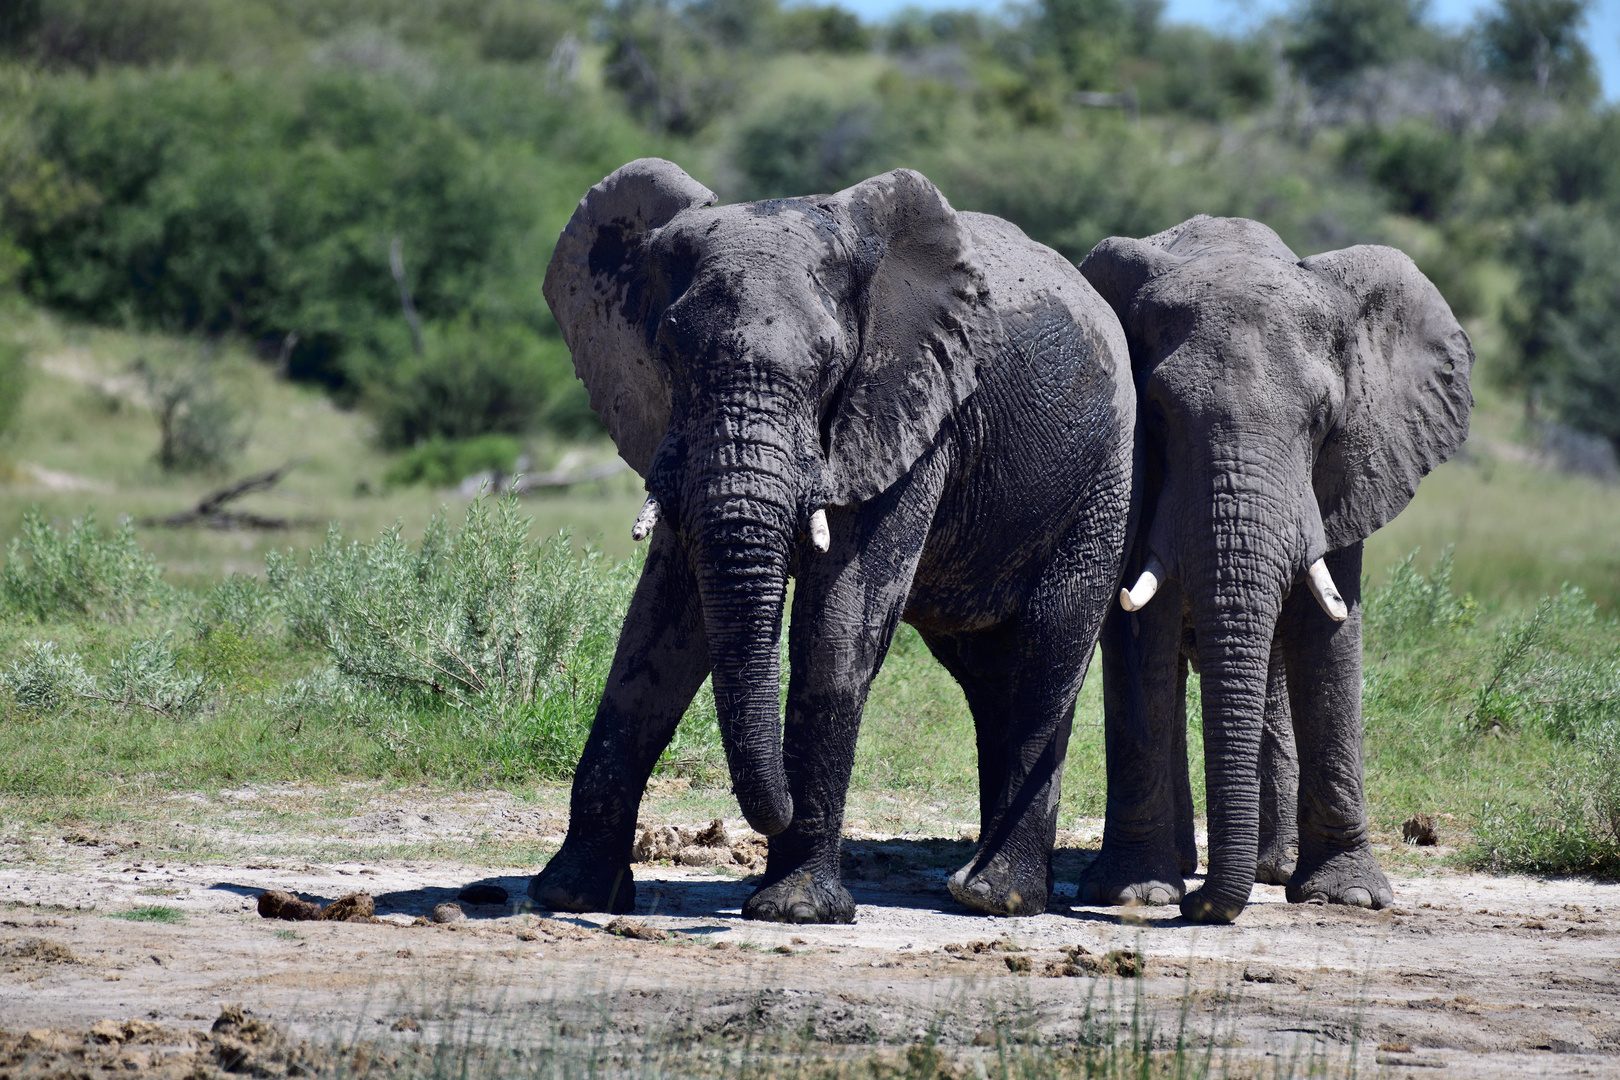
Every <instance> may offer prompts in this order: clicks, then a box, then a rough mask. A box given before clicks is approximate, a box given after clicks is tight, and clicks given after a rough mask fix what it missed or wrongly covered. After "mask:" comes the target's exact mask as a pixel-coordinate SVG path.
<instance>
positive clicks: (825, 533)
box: [810, 510, 832, 551]
mask: <svg viewBox="0 0 1620 1080" xmlns="http://www.w3.org/2000/svg"><path fill="white" fill-rule="evenodd" d="M810 546H811V547H813V548H815V549H816V550H817V551H826V550H827V549H828V548H830V547H832V532H831V530H829V529H828V528H827V511H826V510H817V511H816V512H815V513H813V514H811V515H810Z"/></svg>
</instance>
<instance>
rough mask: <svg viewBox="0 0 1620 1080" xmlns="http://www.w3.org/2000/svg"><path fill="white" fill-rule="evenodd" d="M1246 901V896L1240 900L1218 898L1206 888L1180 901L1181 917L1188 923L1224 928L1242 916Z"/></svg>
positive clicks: (1193, 892)
mask: <svg viewBox="0 0 1620 1080" xmlns="http://www.w3.org/2000/svg"><path fill="white" fill-rule="evenodd" d="M1248 900H1249V898H1248V896H1247V895H1245V896H1243V897H1242V898H1241V899H1234V898H1232V897H1230V896H1220V895H1218V894H1217V893H1216V892H1215V891H1214V890H1212V889H1210V888H1208V887H1207V886H1206V887H1205V888H1202V889H1195V890H1193V891H1192V892H1190V893H1188V894H1187V895H1186V897H1185V898H1184V899H1183V900H1182V901H1181V917H1182V918H1184V919H1186V920H1187V921H1188V922H1195V923H1206V924H1212V925H1216V926H1224V925H1226V924H1227V923H1230V922H1232V921H1233V920H1234V919H1236V918H1237V917H1238V916H1239V915H1241V914H1243V909H1244V907H1246V906H1247V905H1248Z"/></svg>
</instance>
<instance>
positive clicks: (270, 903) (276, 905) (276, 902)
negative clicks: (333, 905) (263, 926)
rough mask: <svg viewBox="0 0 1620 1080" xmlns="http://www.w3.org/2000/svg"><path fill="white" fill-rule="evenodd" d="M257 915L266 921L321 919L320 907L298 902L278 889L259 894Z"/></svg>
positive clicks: (295, 898) (297, 899)
mask: <svg viewBox="0 0 1620 1080" xmlns="http://www.w3.org/2000/svg"><path fill="white" fill-rule="evenodd" d="M259 914H260V915H261V916H262V917H264V918H266V919H288V920H291V921H293V922H307V921H309V920H312V919H319V918H320V917H321V905H319V904H315V903H311V902H310V901H308V900H300V899H299V898H298V897H296V896H294V895H293V894H292V893H288V892H282V891H281V890H280V889H266V890H265V891H264V892H262V893H260V894H259Z"/></svg>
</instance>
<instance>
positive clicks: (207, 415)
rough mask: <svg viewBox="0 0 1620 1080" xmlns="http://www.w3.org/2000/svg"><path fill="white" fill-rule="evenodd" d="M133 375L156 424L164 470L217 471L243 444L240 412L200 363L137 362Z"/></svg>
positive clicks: (243, 436)
mask: <svg viewBox="0 0 1620 1080" xmlns="http://www.w3.org/2000/svg"><path fill="white" fill-rule="evenodd" d="M134 370H135V374H136V375H138V376H139V377H140V379H141V382H142V383H144V384H145V387H146V398H147V400H148V401H150V402H151V404H152V413H153V416H154V417H155V418H156V420H157V424H158V434H159V440H158V452H157V461H158V464H159V465H160V466H161V467H162V468H163V471H164V472H221V471H223V470H224V469H225V468H226V467H227V466H228V465H229V464H230V463H231V461H232V460H233V459H234V458H235V457H236V456H237V455H238V454H240V453H241V452H242V449H243V447H245V446H246V445H247V439H248V433H247V428H246V426H245V424H244V423H243V421H242V410H241V409H240V408H239V407H238V406H237V404H236V403H235V402H234V401H232V400H231V399H230V397H229V396H227V395H226V394H225V393H224V392H223V390H221V388H220V386H219V383H218V381H217V380H216V379H215V378H214V375H213V372H212V371H210V370H209V368H208V366H207V365H206V364H203V363H185V362H180V363H174V362H162V361H159V362H154V361H151V360H148V359H146V358H144V357H142V358H140V359H137V360H136V361H135V366H134Z"/></svg>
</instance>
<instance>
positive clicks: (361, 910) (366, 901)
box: [321, 892, 377, 922]
mask: <svg viewBox="0 0 1620 1080" xmlns="http://www.w3.org/2000/svg"><path fill="white" fill-rule="evenodd" d="M376 917H377V902H376V901H375V900H373V899H372V898H371V894H370V893H363V892H357V893H350V894H349V895H347V896H341V897H339V898H338V899H336V900H334V901H332V902H331V903H330V904H327V905H326V909H325V910H324V911H322V912H321V918H323V919H326V920H328V921H331V922H372V921H374V920H375V919H376Z"/></svg>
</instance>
